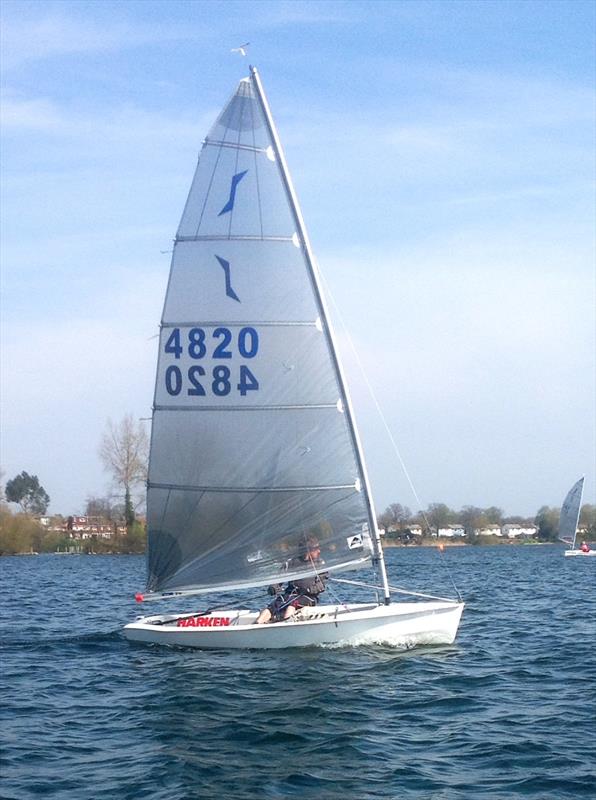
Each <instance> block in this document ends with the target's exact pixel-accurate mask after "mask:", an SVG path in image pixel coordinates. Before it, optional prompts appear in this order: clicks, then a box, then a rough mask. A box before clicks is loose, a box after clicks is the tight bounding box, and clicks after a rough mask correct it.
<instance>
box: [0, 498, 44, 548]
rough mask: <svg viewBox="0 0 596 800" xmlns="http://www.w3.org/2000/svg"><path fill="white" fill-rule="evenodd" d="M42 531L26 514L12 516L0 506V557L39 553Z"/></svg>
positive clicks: (5, 508)
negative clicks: (32, 551)
mask: <svg viewBox="0 0 596 800" xmlns="http://www.w3.org/2000/svg"><path fill="white" fill-rule="evenodd" d="M42 535H43V534H42V530H41V526H40V525H39V523H38V522H37V520H34V519H32V518H31V517H30V516H29V515H28V514H13V513H12V512H11V511H10V509H9V508H8V506H5V505H3V504H0V556H3V555H15V554H16V553H29V552H30V551H31V550H35V551H37V552H39V548H40V543H41V541H42Z"/></svg>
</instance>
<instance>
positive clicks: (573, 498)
mask: <svg viewBox="0 0 596 800" xmlns="http://www.w3.org/2000/svg"><path fill="white" fill-rule="evenodd" d="M583 492H584V478H583V477H581V478H580V479H579V480H578V481H576V482H575V483H574V484H573V486H572V487H571V489H570V490H569V492H568V493H567V497H566V498H565V500H564V501H563V505H562V506H561V515H560V517H559V539H560V540H561V541H562V542H565V544H567V545H569V546H570V547H569V549H568V550H565V555H566V556H596V550H589V549H583V550H582V549H581V548H578V547H577V546H576V542H577V523H578V520H579V512H580V509H581V505H582V495H583Z"/></svg>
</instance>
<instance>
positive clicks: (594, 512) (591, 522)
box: [579, 503, 596, 542]
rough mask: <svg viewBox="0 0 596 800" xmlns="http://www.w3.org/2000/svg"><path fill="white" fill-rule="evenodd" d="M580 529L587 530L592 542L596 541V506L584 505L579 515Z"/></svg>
mask: <svg viewBox="0 0 596 800" xmlns="http://www.w3.org/2000/svg"><path fill="white" fill-rule="evenodd" d="M579 527H581V528H586V529H587V531H588V532H587V534H586V536H587V538H588V540H589V541H590V542H595V541H596V506H593V505H591V504H590V503H584V504H583V506H582V509H581V511H580V515H579Z"/></svg>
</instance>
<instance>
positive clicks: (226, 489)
mask: <svg viewBox="0 0 596 800" xmlns="http://www.w3.org/2000/svg"><path fill="white" fill-rule="evenodd" d="M147 488H148V489H168V490H175V491H177V492H221V493H224V494H226V493H243V492H263V493H268V492H337V491H342V490H345V489H353V490H354V491H356V487H355V486H354V484H353V483H341V484H337V485H336V486H192V485H190V484H189V485H184V484H177V483H153V482H152V481H149V482H148V483H147Z"/></svg>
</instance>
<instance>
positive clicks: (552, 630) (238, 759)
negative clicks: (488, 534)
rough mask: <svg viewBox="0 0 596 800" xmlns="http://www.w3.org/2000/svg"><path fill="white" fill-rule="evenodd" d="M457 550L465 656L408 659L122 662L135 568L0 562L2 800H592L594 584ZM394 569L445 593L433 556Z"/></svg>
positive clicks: (373, 653)
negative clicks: (40, 798)
mask: <svg viewBox="0 0 596 800" xmlns="http://www.w3.org/2000/svg"><path fill="white" fill-rule="evenodd" d="M453 550H454V552H451V551H450V552H448V553H446V554H445V558H447V559H449V565H450V569H451V572H452V573H453V574H454V576H455V578H456V580H457V582H458V584H459V587H460V589H461V590H462V592H463V594H464V596H465V599H466V601H467V607H466V611H465V613H464V617H463V622H462V627H461V631H460V636H459V637H458V640H457V642H456V644H455V645H453V646H450V647H441V648H420V649H417V650H410V651H403V652H399V651H396V650H393V649H391V648H388V647H360V648H345V649H316V648H312V649H306V650H299V649H297V650H292V651H282V652H277V653H276V652H274V651H268V652H259V651H247V652H242V653H240V652H231V653H230V652H225V651H214V652H210V653H202V652H200V651H188V650H180V649H179V650H173V649H167V648H161V647H147V646H142V645H131V644H129V643H128V642H126V641H125V640H124V639H123V637H122V634H121V627H122V625H123V624H124V623H125V622H126V621H128V620H129V619H130V618H133V617H134V616H135V614H136V613H137V610H136V608H134V605H133V603H132V602H131V595H132V592H133V591H134V590H135V589H136V588H138V587H140V586H142V581H143V569H144V561H143V559H142V558H137V557H101V558H99V557H98V558H84V557H72V558H71V557H69V558H56V557H51V556H39V557H37V558H30V559H17V558H14V559H10V558H4V559H0V570H1V571H2V581H1V584H0V603H1V608H2V620H3V627H2V631H3V633H2V648H3V654H2V663H3V670H2V674H1V676H0V686H1V688H2V692H3V703H2V711H1V715H2V717H1V726H0V731H1V736H2V744H3V763H2V785H1V788H0V795H1V796H2V797H7V798H11V800H30V799H31V798H35V797H38V796H43V797H47V798H59V800H81V798H92V800H139V799H140V798H150V799H151V800H194V798H196V799H197V800H211V799H212V798H213V800H216V799H217V800H220V798H222V797H225V798H226V800H255V799H259V800H260V798H265V800H281V798H294V797H296V798H300V800H398V799H399V800H414V798H415V800H476V798H490V800H522V798H533V799H534V800H576V799H577V798H592V800H594V798H595V797H596V792H595V790H594V786H595V775H594V764H595V763H596V750H595V741H594V719H595V718H596V708H595V705H596V701H595V691H594V685H595V682H596V646H595V645H596V642H595V639H596V631H595V625H594V612H595V610H596V609H595V605H596V592H595V591H594V589H595V575H596V573H595V572H594V569H593V567H594V565H592V567H591V568H590V569H588V568H587V567H588V566H589V565H588V564H581V565H580V564H573V565H571V564H569V563H568V562H570V561H575V559H564V558H563V557H562V552H561V550H560V549H559V548H557V547H542V548H523V547H516V548H507V547H499V548H457V549H455V548H454V549H453ZM388 561H389V562H390V568H391V570H392V572H393V573H394V574H397V575H399V576H400V582H401V583H409V584H410V585H412V586H413V588H416V589H419V590H420V591H425V590H429V589H433V588H434V589H435V590H436V591H437V592H439V593H440V592H444V593H448V591H449V589H448V581H447V579H446V577H445V574H444V573H443V572H442V571H441V567H440V562H439V559H438V558H437V555H436V553H433V552H432V551H430V550H427V549H423V548H420V549H417V550H394V551H389V553H388ZM421 576H423V577H424V582H425V583H426V585H423V583H422V580H421ZM441 581H445V585H443V586H441ZM40 594H41V597H42V598H43V602H41V601H40ZM253 595H254V593H253ZM357 596H358V591H356V592H355V594H354V598H356V597H357ZM232 599H233V601H234V602H243V603H245V604H246V605H249V606H250V605H254V602H253V603H251V602H248V598H247V596H244V595H240V594H239V595H238V596H237V597H234V598H232ZM346 599H350V598H349V597H346ZM262 600H263V598H261V597H259V598H258V600H257V602H261V601H262ZM213 601H215V598H207V600H206V602H208V603H211V602H213ZM32 765H35V769H33V768H32Z"/></svg>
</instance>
